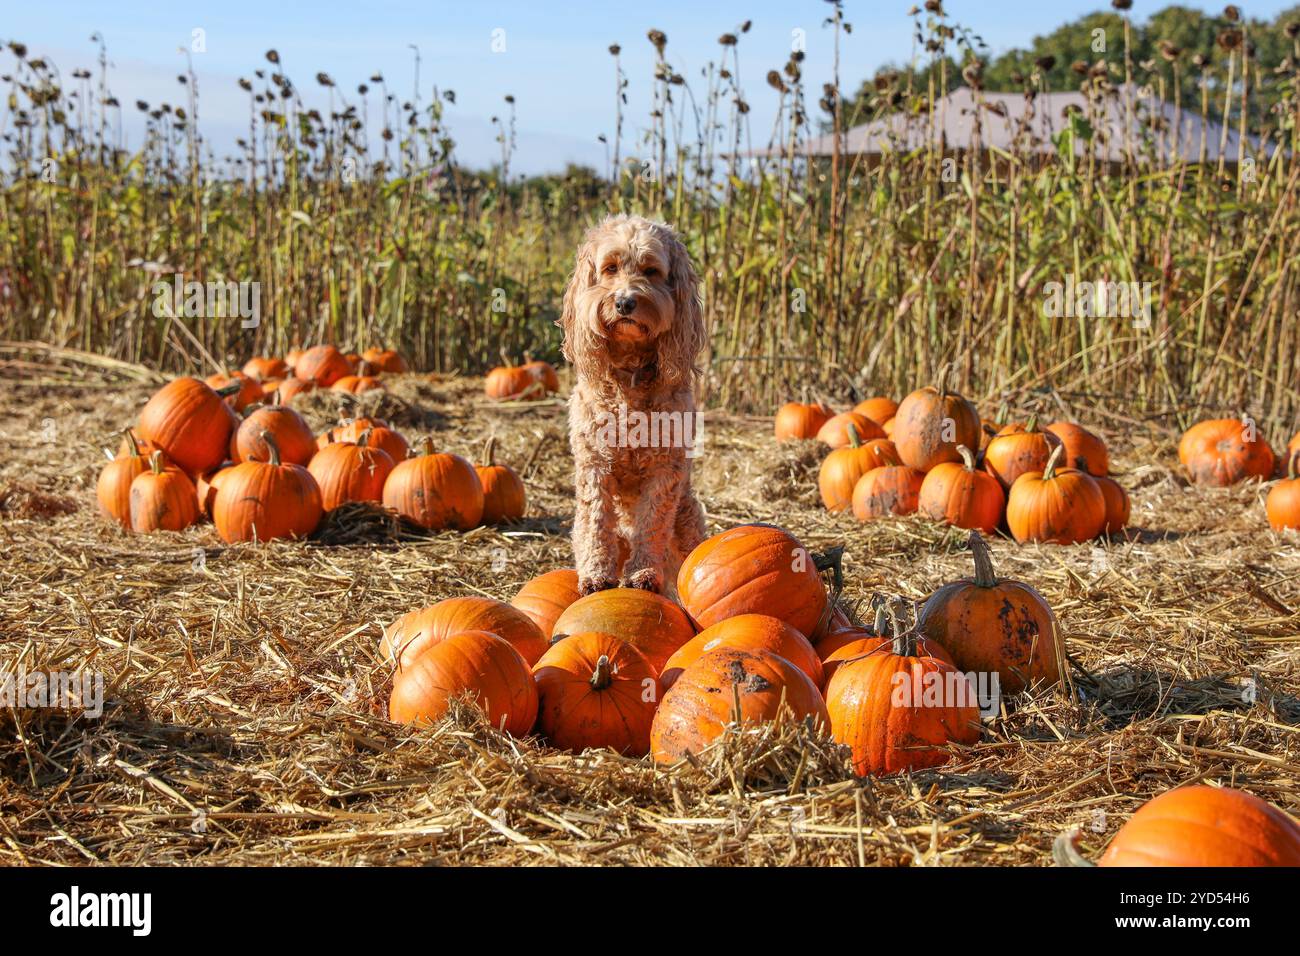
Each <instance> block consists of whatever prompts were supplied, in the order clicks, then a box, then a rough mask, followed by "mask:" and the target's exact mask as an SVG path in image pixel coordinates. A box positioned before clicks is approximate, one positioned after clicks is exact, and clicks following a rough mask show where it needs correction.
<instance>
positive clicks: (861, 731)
mask: <svg viewBox="0 0 1300 956" xmlns="http://www.w3.org/2000/svg"><path fill="white" fill-rule="evenodd" d="M826 709H827V711H828V713H829V714H830V719H831V736H832V737H833V738H834V739H835V741H836V742H838V743H841V744H845V745H846V746H848V748H849V750H850V752H851V754H852V761H853V771H854V773H856V774H858V776H863V777H864V776H866V775H868V774H884V773H897V772H898V771H900V770H916V769H919V768H922V767H936V766H939V765H940V764H943V763H947V762H948V759H949V757H950V754H949V752H948V750H947V744H948V743H949V742H950V741H956V742H958V743H962V744H973V743H975V742H976V741H978V740H979V737H980V723H979V708H978V702H977V695H976V692H975V688H974V686H973V685H972V684H971V682H970V681H969V680H968V679H967V677H966V676H965V675H964V674H962V673H960V672H959V671H957V670H956V669H954V668H953V667H952V666H951V665H949V664H946V663H944V662H943V661H941V660H939V659H938V658H936V657H929V656H926V655H924V654H921V653H919V652H918V649H917V634H916V633H915V632H914V631H908V632H896V633H895V636H894V639H893V640H892V642H891V643H890V644H888V645H885V646H881V647H879V648H877V649H876V650H874V651H872V652H871V653H869V654H866V655H864V656H862V657H858V658H855V659H853V660H849V661H845V662H844V663H843V664H841V665H840V666H839V668H838V669H837V670H836V671H835V675H834V676H833V677H832V678H831V679H830V682H829V683H828V684H827V685H826Z"/></svg>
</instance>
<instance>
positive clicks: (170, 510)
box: [128, 451, 199, 532]
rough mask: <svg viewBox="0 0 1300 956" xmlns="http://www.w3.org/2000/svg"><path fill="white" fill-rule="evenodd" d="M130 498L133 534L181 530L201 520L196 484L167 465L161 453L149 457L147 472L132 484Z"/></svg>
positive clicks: (179, 471) (178, 470)
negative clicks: (195, 490)
mask: <svg viewBox="0 0 1300 956" xmlns="http://www.w3.org/2000/svg"><path fill="white" fill-rule="evenodd" d="M128 498H129V501H130V513H131V530H132V531H138V532H149V531H180V530H182V529H184V528H188V527H189V526H190V525H192V524H194V522H195V521H197V520H198V517H199V505H198V499H197V498H196V497H195V495H194V482H192V481H190V477H189V475H187V474H185V472H183V471H181V470H180V469H179V468H177V467H176V466H175V465H164V462H163V453H162V452H161V451H155V452H154V453H153V454H152V455H150V456H149V468H148V470H146V471H142V472H141V473H140V474H138V475H136V476H135V478H134V479H133V480H132V481H131V488H130V491H129V494H128Z"/></svg>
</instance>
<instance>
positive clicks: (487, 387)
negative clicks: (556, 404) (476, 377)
mask: <svg viewBox="0 0 1300 956" xmlns="http://www.w3.org/2000/svg"><path fill="white" fill-rule="evenodd" d="M483 389H484V391H485V392H486V393H487V397H488V398H491V399H495V400H496V401H507V400H509V401H520V400H524V399H535V398H543V397H544V396H545V395H546V386H545V385H544V384H543V383H542V382H541V381H539V380H538V379H537V378H536V377H535V376H534V375H533V373H532V372H530V371H529V370H528V369H526V368H524V367H523V366H522V365H501V366H498V367H497V368H494V369H492V370H491V371H490V372H488V374H487V378H486V379H485V380H484V383H483Z"/></svg>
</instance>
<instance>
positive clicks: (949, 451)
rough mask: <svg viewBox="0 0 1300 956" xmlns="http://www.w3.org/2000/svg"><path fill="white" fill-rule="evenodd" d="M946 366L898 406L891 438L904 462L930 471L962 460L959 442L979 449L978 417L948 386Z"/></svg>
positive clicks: (918, 468)
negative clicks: (933, 381) (933, 380)
mask: <svg viewBox="0 0 1300 956" xmlns="http://www.w3.org/2000/svg"><path fill="white" fill-rule="evenodd" d="M947 382H948V368H947V366H945V367H944V369H943V371H942V372H941V373H940V374H939V384H938V385H937V386H931V385H927V386H926V387H925V388H921V389H917V390H916V391H915V392H913V393H912V394H911V395H908V396H907V398H905V399H903V401H902V402H900V403H899V406H898V414H896V415H895V416H894V428H893V432H892V434H891V435H890V437H891V438H892V439H893V440H894V444H895V445H896V446H898V456H899V457H900V458H902V459H903V464H905V465H907V466H909V467H911V468H915V469H917V470H918V471H923V472H924V471H929V470H930V469H931V468H933V467H934V466H935V465H938V464H942V463H943V462H945V461H961V453H960V452H958V451H957V446H958V445H965V446H966V447H967V448H978V447H979V441H980V416H979V412H977V411H976V410H975V406H974V405H972V404H971V403H970V402H968V401H966V399H964V398H962V397H961V396H960V395H958V394H957V393H956V392H950V391H948V388H947Z"/></svg>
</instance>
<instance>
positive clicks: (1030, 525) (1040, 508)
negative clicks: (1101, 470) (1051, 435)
mask: <svg viewBox="0 0 1300 956" xmlns="http://www.w3.org/2000/svg"><path fill="white" fill-rule="evenodd" d="M1064 451H1065V446H1064V445H1058V446H1057V447H1056V448H1054V449H1052V455H1051V458H1049V459H1048V462H1047V468H1045V469H1044V470H1043V471H1042V473H1041V474H1040V473H1039V472H1036V471H1030V472H1026V473H1025V474H1023V475H1021V476H1020V477H1019V478H1017V479H1016V483H1015V484H1014V485H1012V486H1011V493H1010V494H1008V495H1007V527H1008V528H1010V529H1011V535H1012V537H1014V538H1015V539H1016V540H1017V541H1019V542H1021V543H1023V542H1025V541H1055V542H1057V543H1058V544H1074V543H1076V542H1079V541H1089V540H1091V539H1093V538H1095V537H1097V535H1099V534H1100V533H1101V529H1102V527H1103V526H1104V525H1105V523H1106V499H1105V497H1104V496H1103V494H1102V491H1101V489H1100V488H1098V487H1097V482H1095V481H1093V479H1092V476H1091V475H1089V474H1088V473H1087V472H1083V471H1079V470H1078V469H1076V468H1058V467H1057V463H1058V461H1059V460H1060V458H1061V455H1062V454H1063V453H1064Z"/></svg>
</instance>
